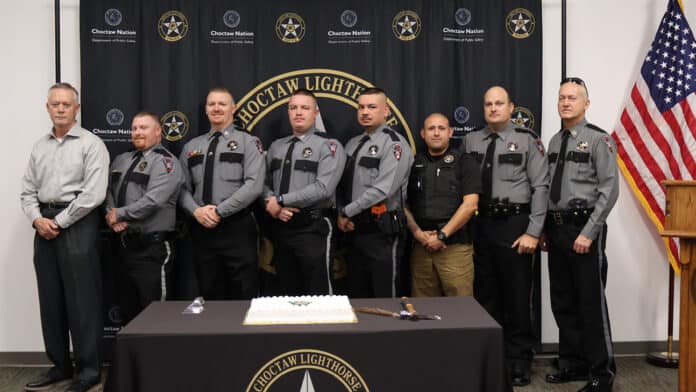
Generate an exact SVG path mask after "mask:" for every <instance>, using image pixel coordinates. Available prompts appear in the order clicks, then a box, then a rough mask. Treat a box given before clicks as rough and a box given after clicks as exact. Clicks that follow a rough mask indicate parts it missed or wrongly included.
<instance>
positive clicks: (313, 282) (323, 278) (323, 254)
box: [272, 217, 335, 295]
mask: <svg viewBox="0 0 696 392" xmlns="http://www.w3.org/2000/svg"><path fill="white" fill-rule="evenodd" d="M290 222H292V220H290ZM290 222H288V223H285V222H282V221H279V220H274V222H273V229H272V230H273V266H274V267H275V269H276V276H277V278H278V283H279V284H280V289H281V293H282V294H283V295H327V294H333V287H332V283H331V273H332V270H333V248H334V247H333V241H334V232H335V228H334V225H333V222H332V219H330V218H328V217H324V218H319V219H316V220H314V221H312V222H310V223H309V224H308V225H306V226H303V227H302V226H300V227H297V226H295V225H293V224H291V223H290Z"/></svg>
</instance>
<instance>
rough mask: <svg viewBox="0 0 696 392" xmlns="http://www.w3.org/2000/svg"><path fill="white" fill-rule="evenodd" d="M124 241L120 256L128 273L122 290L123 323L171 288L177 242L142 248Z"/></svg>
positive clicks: (163, 295) (163, 298) (160, 297)
mask: <svg viewBox="0 0 696 392" xmlns="http://www.w3.org/2000/svg"><path fill="white" fill-rule="evenodd" d="M125 245H126V246H124V244H123V243H121V246H120V252H119V253H120V256H121V262H122V263H123V268H124V272H125V274H126V276H127V279H126V280H127V282H126V287H124V288H123V289H121V290H119V292H120V295H119V297H120V298H121V300H120V303H121V304H120V306H121V312H122V313H121V314H122V317H123V324H124V325H125V324H127V323H128V322H130V321H131V320H132V319H133V318H134V317H135V316H137V315H138V313H140V312H141V311H142V310H143V309H145V308H146V307H147V305H149V304H150V302H153V301H164V300H165V299H167V296H168V295H169V294H168V293H169V292H170V291H171V290H170V289H171V276H172V265H173V264H172V263H171V261H172V259H173V258H174V245H173V243H172V242H171V241H158V242H153V243H149V244H144V246H142V247H133V246H128V244H125Z"/></svg>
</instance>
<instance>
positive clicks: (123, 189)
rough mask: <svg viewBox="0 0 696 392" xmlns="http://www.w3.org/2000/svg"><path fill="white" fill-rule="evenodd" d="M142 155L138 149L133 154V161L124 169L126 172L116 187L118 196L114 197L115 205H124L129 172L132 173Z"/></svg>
mask: <svg viewBox="0 0 696 392" xmlns="http://www.w3.org/2000/svg"><path fill="white" fill-rule="evenodd" d="M142 157H143V153H142V152H141V151H138V152H136V153H135V154H133V163H131V165H130V167H129V168H128V170H126V174H125V175H124V176H123V180H122V181H121V186H120V187H119V188H118V197H116V207H123V206H124V205H126V189H128V183H129V182H130V177H131V174H133V170H135V166H136V165H137V164H138V162H140V159H141V158H142Z"/></svg>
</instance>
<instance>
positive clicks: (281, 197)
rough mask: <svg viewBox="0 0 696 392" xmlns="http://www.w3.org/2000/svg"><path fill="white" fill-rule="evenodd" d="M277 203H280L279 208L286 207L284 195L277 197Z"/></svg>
mask: <svg viewBox="0 0 696 392" xmlns="http://www.w3.org/2000/svg"><path fill="white" fill-rule="evenodd" d="M276 203H278V205H279V206H281V207H285V203H284V200H283V195H278V196H276Z"/></svg>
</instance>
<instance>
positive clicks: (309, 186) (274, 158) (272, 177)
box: [264, 129, 346, 208]
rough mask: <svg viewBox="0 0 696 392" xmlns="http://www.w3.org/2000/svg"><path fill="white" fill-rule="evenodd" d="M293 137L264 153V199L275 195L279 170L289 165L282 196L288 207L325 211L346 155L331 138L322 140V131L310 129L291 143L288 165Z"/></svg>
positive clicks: (280, 177)
mask: <svg viewBox="0 0 696 392" xmlns="http://www.w3.org/2000/svg"><path fill="white" fill-rule="evenodd" d="M293 137H294V136H293V135H290V136H286V137H283V138H280V139H278V140H276V141H274V142H273V143H272V144H271V147H270V148H269V149H268V153H267V154H266V164H267V167H268V173H267V174H266V186H265V187H264V197H270V196H278V195H279V189H280V182H281V179H282V174H283V169H284V166H285V165H286V164H288V165H292V166H291V167H292V170H291V171H290V173H291V174H290V187H289V188H288V193H286V194H284V195H283V203H284V204H285V205H286V206H288V207H298V208H307V207H312V208H328V207H331V206H333V204H334V202H335V194H336V186H337V185H338V181H339V180H340V179H341V174H342V173H343V166H344V165H345V163H346V155H345V151H344V150H343V146H342V145H341V143H339V142H338V141H337V140H335V139H328V138H326V136H325V134H324V133H323V132H318V131H317V130H316V129H310V130H309V131H307V133H305V134H304V135H302V136H300V137H299V140H298V141H297V142H295V148H294V149H293V151H292V158H291V160H290V162H289V163H288V162H285V155H286V154H287V151H288V148H289V147H290V144H291V140H292V138H293Z"/></svg>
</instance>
